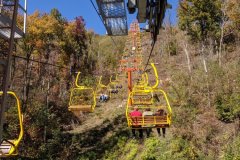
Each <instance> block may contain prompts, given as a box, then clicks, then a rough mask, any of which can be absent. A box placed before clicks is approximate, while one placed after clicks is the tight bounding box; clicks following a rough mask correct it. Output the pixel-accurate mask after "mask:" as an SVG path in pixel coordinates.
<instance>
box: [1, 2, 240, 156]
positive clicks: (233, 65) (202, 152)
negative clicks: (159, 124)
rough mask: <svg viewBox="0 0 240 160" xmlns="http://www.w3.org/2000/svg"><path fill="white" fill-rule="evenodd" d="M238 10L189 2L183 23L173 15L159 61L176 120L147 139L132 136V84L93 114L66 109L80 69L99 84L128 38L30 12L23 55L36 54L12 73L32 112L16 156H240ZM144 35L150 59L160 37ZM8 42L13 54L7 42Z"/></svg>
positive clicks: (234, 5) (86, 80) (85, 80)
mask: <svg viewBox="0 0 240 160" xmlns="http://www.w3.org/2000/svg"><path fill="white" fill-rule="evenodd" d="M210 8H211V9H210ZM239 8H240V4H239V3H238V1H237V0H229V1H225V2H224V3H222V1H219V0H213V1H206V0H203V1H201V2H200V1H197V0H191V1H190V0H183V1H182V2H181V3H180V7H179V10H178V15H179V24H178V26H172V25H171V24H169V23H168V22H167V19H168V17H166V18H165V19H166V24H165V26H164V28H163V29H162V30H161V32H160V35H159V36H158V41H157V43H156V45H155V48H154V52H153V56H152V58H151V61H152V62H155V63H157V64H158V65H156V66H157V69H158V73H159V77H160V79H161V80H162V83H161V85H160V86H159V87H162V88H163V89H164V90H165V91H166V92H167V93H168V95H169V98H170V103H171V105H172V109H173V123H172V126H171V127H170V128H169V129H167V136H166V138H163V137H157V134H156V133H155V131H153V133H152V135H151V137H150V138H146V137H145V138H144V140H138V139H132V138H131V134H130V130H129V129H128V128H127V124H126V119H125V104H126V98H127V94H126V93H127V85H126V84H125V80H123V84H125V85H124V89H123V91H122V92H121V93H120V94H119V97H116V98H114V99H113V100H111V101H109V102H107V103H105V104H104V105H101V106H100V107H97V108H96V110H95V111H94V112H93V113H90V114H83V115H82V118H81V119H77V118H76V117H74V115H73V114H72V113H71V112H69V111H68V109H67V108H68V101H69V96H70V95H69V92H70V89H71V87H73V82H74V78H75V76H76V73H75V72H76V71H81V72H82V74H81V78H80V79H81V83H82V84H85V85H87V86H96V84H97V79H98V76H99V75H104V76H105V77H108V76H109V75H111V74H114V73H115V70H116V69H117V67H118V64H119V60H120V58H121V55H122V54H123V49H124V44H125V40H126V37H114V40H115V41H116V44H117V46H115V45H114V44H113V42H112V41H111V39H110V37H108V36H100V35H97V34H95V33H94V31H90V30H86V28H85V22H84V17H77V18H76V19H75V20H74V21H71V22H69V21H67V20H66V19H65V18H64V17H62V16H61V14H60V13H59V11H58V10H56V9H53V10H52V11H51V13H49V14H47V13H39V12H37V11H36V12H35V13H34V14H32V15H30V16H29V17H28V28H27V30H28V34H27V35H26V37H25V38H24V39H23V40H18V41H17V42H16V44H17V45H16V47H15V53H14V54H15V55H17V56H21V57H27V58H26V59H22V58H19V57H15V58H14V61H13V64H12V74H11V90H14V91H16V92H17V94H18V95H19V97H20V99H21V105H22V110H23V114H24V131H25V133H24V139H23V141H22V143H21V145H20V147H19V153H20V154H19V156H18V157H16V159H145V160H150V159H151V160H153V159H161V160H162V159H181V160H182V159H229V160H231V159H239V158H240V157H239V156H240V154H239V153H240V137H239V130H240V122H239V121H240V70H239V68H240V47H239V44H240V31H239V30H240V22H239V20H240V17H239V15H240V13H239ZM141 38H142V47H143V55H144V59H147V58H148V54H149V50H150V47H151V45H150V44H151V40H150V39H151V38H150V35H149V34H148V33H142V34H141ZM0 45H1V53H6V48H7V45H6V42H5V41H3V40H1V43H0ZM1 57H2V58H4V54H2V55H1ZM32 60H36V61H41V63H40V62H33V61H32ZM42 62H44V63H42ZM46 63H50V64H54V65H55V66H53V65H46ZM149 74H150V75H151V73H149ZM109 78H110V77H109ZM153 78H154V77H153V76H150V79H149V81H153V80H154V79H153ZM7 115H9V117H7V120H8V121H7V123H9V124H8V126H9V127H8V134H9V135H7V134H6V135H5V136H14V134H15V133H16V132H17V131H16V130H17V126H16V123H14V122H16V116H14V115H15V112H14V111H13V110H12V109H9V110H8V114H7Z"/></svg>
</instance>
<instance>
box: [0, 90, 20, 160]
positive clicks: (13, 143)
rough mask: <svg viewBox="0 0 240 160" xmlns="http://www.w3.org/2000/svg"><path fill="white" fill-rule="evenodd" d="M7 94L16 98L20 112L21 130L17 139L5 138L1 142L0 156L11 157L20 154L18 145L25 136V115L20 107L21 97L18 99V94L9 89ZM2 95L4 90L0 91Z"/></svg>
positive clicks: (18, 111)
mask: <svg viewBox="0 0 240 160" xmlns="http://www.w3.org/2000/svg"><path fill="white" fill-rule="evenodd" d="M7 94H8V95H10V96H12V97H14V99H15V100H16V107H17V113H18V117H17V118H18V120H19V128H20V131H19V134H18V137H17V138H16V139H13V140H7V139H3V140H2V141H1V144H0V158H2V157H11V156H16V155H18V146H19V144H20V141H21V140H22V138H23V116H22V113H21V107H20V102H19V99H18V97H17V95H16V94H15V93H14V92H12V91H8V92H7ZM2 95H3V92H2V91H0V96H2Z"/></svg>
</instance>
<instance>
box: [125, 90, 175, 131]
mask: <svg viewBox="0 0 240 160" xmlns="http://www.w3.org/2000/svg"><path fill="white" fill-rule="evenodd" d="M146 92H154V93H156V92H158V93H162V94H163V96H164V99H165V101H166V104H167V106H166V108H167V110H168V112H167V123H157V122H156V117H158V116H154V119H155V121H154V123H153V124H152V126H151V127H155V126H156V125H167V126H170V125H171V122H172V108H171V106H170V103H169V100H168V97H167V94H166V93H165V92H164V91H163V90H161V89H157V90H154V91H153V90H146ZM132 94H133V92H131V93H130V94H129V96H128V102H129V101H131V97H132ZM129 104H130V103H127V107H126V117H127V123H128V127H131V128H132V127H133V123H132V119H131V117H130V116H129V114H130V110H132V109H133V107H131V105H129ZM138 108H142V109H146V108H156V109H161V108H163V106H144V105H139V106H138ZM144 125H145V124H144V119H143V121H142V124H141V126H144ZM148 125H149V124H148ZM140 128H141V127H140Z"/></svg>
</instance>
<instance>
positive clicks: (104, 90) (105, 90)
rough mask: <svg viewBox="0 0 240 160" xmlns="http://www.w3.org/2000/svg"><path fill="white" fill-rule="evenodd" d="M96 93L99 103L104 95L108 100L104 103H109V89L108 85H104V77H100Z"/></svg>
mask: <svg viewBox="0 0 240 160" xmlns="http://www.w3.org/2000/svg"><path fill="white" fill-rule="evenodd" d="M95 92H96V97H97V98H98V99H99V101H100V99H101V96H102V95H105V97H107V99H106V100H104V101H107V100H109V99H110V93H109V87H108V85H107V86H106V85H104V84H102V76H100V77H99V81H98V85H97V87H96V91H95Z"/></svg>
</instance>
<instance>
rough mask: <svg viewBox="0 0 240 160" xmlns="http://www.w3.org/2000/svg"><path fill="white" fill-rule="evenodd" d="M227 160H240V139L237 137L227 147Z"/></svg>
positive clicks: (225, 156)
mask: <svg viewBox="0 0 240 160" xmlns="http://www.w3.org/2000/svg"><path fill="white" fill-rule="evenodd" d="M224 159H225V160H232V159H234V160H235V159H236V160H238V159H240V137H239V136H238V137H236V138H235V139H234V140H233V142H232V143H230V144H228V145H227V149H226V150H225V154H224Z"/></svg>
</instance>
